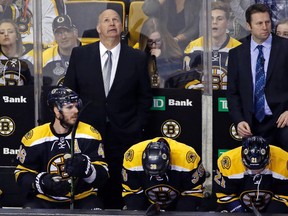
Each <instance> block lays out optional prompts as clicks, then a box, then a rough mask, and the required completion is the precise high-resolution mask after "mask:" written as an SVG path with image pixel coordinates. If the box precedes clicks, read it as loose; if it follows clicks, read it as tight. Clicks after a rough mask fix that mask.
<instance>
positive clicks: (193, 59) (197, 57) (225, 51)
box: [183, 35, 241, 90]
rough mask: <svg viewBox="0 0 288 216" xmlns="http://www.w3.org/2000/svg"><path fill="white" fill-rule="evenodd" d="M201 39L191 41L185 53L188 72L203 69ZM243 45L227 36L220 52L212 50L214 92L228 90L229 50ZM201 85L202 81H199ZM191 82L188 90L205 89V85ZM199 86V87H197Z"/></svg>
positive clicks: (185, 67) (184, 65) (184, 63)
mask: <svg viewBox="0 0 288 216" xmlns="http://www.w3.org/2000/svg"><path fill="white" fill-rule="evenodd" d="M203 40H204V39H203V37H200V38H198V39H196V40H194V41H191V42H190V43H189V45H188V46H187V47H186V49H185V51H184V53H185V57H184V61H183V68H184V69H185V70H186V71H189V70H191V69H192V68H198V69H201V70H202V69H203V55H204V53H203V51H204V48H203V47H204V45H203V44H204V41H203ZM240 44H241V42H239V41H238V40H236V39H234V38H232V37H230V36H229V35H227V40H226V41H225V42H224V43H223V44H222V46H221V47H220V48H219V49H218V50H212V78H213V80H212V82H213V90H226V89H227V66H228V55H229V50H230V49H232V48H234V47H237V46H239V45H240ZM199 81H200V83H201V82H202V80H199ZM200 83H199V82H195V80H191V82H190V83H187V85H186V88H196V89H197V88H198V87H199V88H203V83H201V84H200ZM197 86H198V87H197Z"/></svg>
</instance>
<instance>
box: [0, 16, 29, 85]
mask: <svg viewBox="0 0 288 216" xmlns="http://www.w3.org/2000/svg"><path fill="white" fill-rule="evenodd" d="M32 62H33V53H32V52H29V53H26V52H25V50H24V47H23V43H22V39H21V35H20V33H19V30H18V27H17V25H16V24H15V23H14V22H13V21H12V20H10V19H2V20H0V86H6V85H16V86H22V85H29V84H32V83H33V79H32V76H31V72H30V71H33V65H32Z"/></svg>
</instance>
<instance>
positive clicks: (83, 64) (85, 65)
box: [64, 9, 152, 209]
mask: <svg viewBox="0 0 288 216" xmlns="http://www.w3.org/2000/svg"><path fill="white" fill-rule="evenodd" d="M96 29H97V32H98V33H99V38H100V41H98V42H95V43H92V44H89V45H86V46H83V47H77V48H75V49H73V51H72V54H71V58H70V62H69V67H68V70H67V74H66V77H65V80H64V86H67V87H69V88H71V89H73V90H75V91H76V92H77V93H78V94H79V96H80V97H81V98H82V100H83V102H84V104H86V103H88V102H89V101H92V103H91V104H90V105H89V106H87V109H86V110H85V112H83V114H82V116H81V119H82V120H83V121H85V122H87V123H90V124H92V125H93V126H94V127H95V128H97V129H98V130H99V131H100V133H101V134H102V136H103V142H104V150H105V156H106V160H107V162H108V167H109V173H110V181H109V183H108V185H107V186H106V188H105V190H104V191H103V193H102V196H103V197H104V206H105V208H106V209H107V208H109V209H115V208H116V209H119V208H120V209H121V208H122V207H123V205H124V202H123V199H122V195H121V192H122V186H121V169H122V167H121V165H122V162H123V155H124V152H125V151H126V150H127V149H128V148H129V147H130V146H131V145H132V144H135V143H137V142H138V141H141V140H142V139H143V131H144V130H145V127H146V124H147V121H148V117H149V110H150V107H151V106H152V91H151V87H150V80H149V75H148V71H147V59H146V56H145V54H144V53H142V52H141V51H139V50H135V49H133V48H131V47H129V46H128V45H126V44H124V43H121V32H122V23H121V19H120V16H119V14H118V13H117V12H116V11H114V10H112V9H107V10H104V11H103V12H102V13H100V15H99V19H98V24H97V26H96ZM107 50H109V51H111V53H112V70H111V79H110V86H109V87H110V90H109V93H108V95H107V96H106V95H105V90H104V81H103V76H105V74H104V71H105V70H104V69H103V67H104V64H105V61H106V59H107V58H108V56H107V54H106V51H107Z"/></svg>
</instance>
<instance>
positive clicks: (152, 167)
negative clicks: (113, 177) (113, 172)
mask: <svg viewBox="0 0 288 216" xmlns="http://www.w3.org/2000/svg"><path fill="white" fill-rule="evenodd" d="M204 181H205V169H204V167H203V165H202V162H201V158H200V157H199V155H198V154H197V152H196V151H195V150H194V149H193V148H192V147H190V146H188V145H186V144H184V143H180V142H177V141H175V140H172V139H169V138H163V137H156V138H153V139H151V140H145V141H142V142H140V143H138V144H135V145H133V146H132V147H131V148H129V149H128V150H127V151H126V153H125V155H124V161H123V169H122V185H123V193H122V195H123V197H124V199H125V204H126V207H127V209H128V210H146V209H147V208H148V207H149V206H150V205H151V203H153V204H158V205H159V206H160V208H161V209H165V210H176V211H196V210H197V209H198V208H199V206H200V203H201V201H202V198H203V186H202V184H203V183H204Z"/></svg>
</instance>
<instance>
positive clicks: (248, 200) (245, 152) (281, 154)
mask: <svg viewBox="0 0 288 216" xmlns="http://www.w3.org/2000/svg"><path fill="white" fill-rule="evenodd" d="M287 163H288V153H287V152H286V151H284V150H282V149H281V148H279V147H276V146H273V145H269V143H268V142H267V141H266V140H265V139H263V138H262V137H259V136H254V137H249V138H247V139H243V141H242V146H240V147H237V148H235V149H232V150H230V151H227V152H225V153H223V154H222V155H221V156H220V157H219V159H218V161H217V165H218V169H217V170H216V175H215V176H214V181H215V183H216V184H215V187H214V190H215V192H216V196H217V203H218V206H219V207H218V211H221V212H232V213H237V212H238V213H240V212H253V213H257V212H266V213H270V214H272V213H288V199H287V197H288V170H287ZM256 215H260V213H259V214H256Z"/></svg>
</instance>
